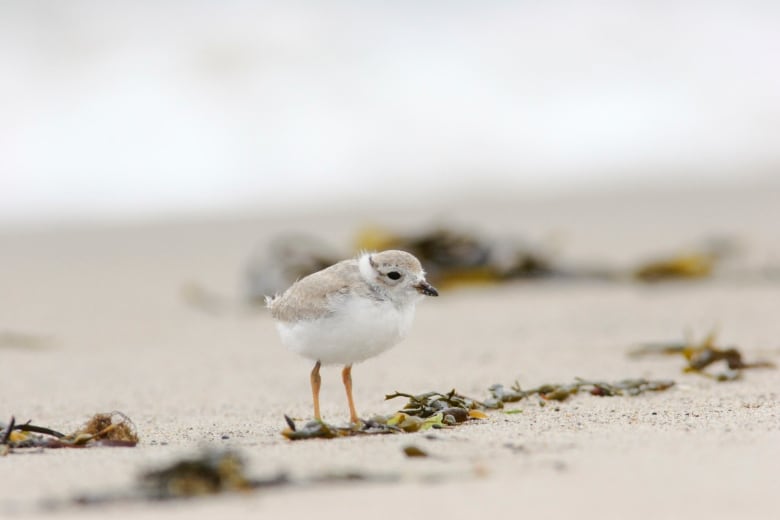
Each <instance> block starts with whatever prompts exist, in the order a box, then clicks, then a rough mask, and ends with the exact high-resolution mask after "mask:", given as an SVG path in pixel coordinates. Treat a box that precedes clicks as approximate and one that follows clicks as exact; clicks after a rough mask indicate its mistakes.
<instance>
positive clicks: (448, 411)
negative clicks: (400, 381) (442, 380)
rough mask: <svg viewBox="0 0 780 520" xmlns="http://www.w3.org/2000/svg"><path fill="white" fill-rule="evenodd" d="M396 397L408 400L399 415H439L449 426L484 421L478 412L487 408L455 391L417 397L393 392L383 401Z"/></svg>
mask: <svg viewBox="0 0 780 520" xmlns="http://www.w3.org/2000/svg"><path fill="white" fill-rule="evenodd" d="M397 397H406V398H407V399H409V401H408V402H407V403H406V406H404V407H403V409H402V410H401V411H400V412H399V413H404V414H406V415H411V416H415V417H433V416H435V415H437V414H441V415H442V422H444V423H445V424H449V425H452V424H456V423H462V422H465V421H467V420H468V419H484V418H485V415H484V414H483V413H481V412H480V410H484V409H485V408H487V407H486V406H485V404H484V403H482V402H481V401H477V400H476V399H472V398H471V397H466V396H464V395H461V394H459V393H458V392H456V391H455V389H452V390H450V391H449V392H447V393H441V392H426V393H424V394H418V395H413V394H407V393H403V392H395V393H392V394H389V395H386V396H385V400H389V399H395V398H397Z"/></svg>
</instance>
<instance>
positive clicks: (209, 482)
mask: <svg viewBox="0 0 780 520" xmlns="http://www.w3.org/2000/svg"><path fill="white" fill-rule="evenodd" d="M255 486H256V483H254V482H252V481H251V480H250V479H249V478H248V477H247V476H246V474H245V465H244V461H243V459H242V458H241V457H240V456H239V455H238V454H237V453H234V452H232V451H219V452H212V451H206V452H204V453H202V454H201V455H199V456H197V457H193V458H188V459H182V460H179V461H177V462H174V463H173V464H171V465H170V466H168V467H165V468H162V469H158V470H154V471H149V472H146V473H144V474H143V475H142V476H141V488H142V491H143V494H144V495H145V496H146V497H148V498H151V499H156V500H168V499H172V498H186V497H196V496H203V495H214V494H217V493H226V492H237V491H248V490H250V489H252V488H253V487H255Z"/></svg>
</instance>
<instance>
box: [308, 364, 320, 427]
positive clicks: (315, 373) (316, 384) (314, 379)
mask: <svg viewBox="0 0 780 520" xmlns="http://www.w3.org/2000/svg"><path fill="white" fill-rule="evenodd" d="M320 383H322V378H321V377H320V362H319V361H317V364H316V365H314V368H313V369H312V371H311V397H312V399H313V400H314V418H315V419H317V420H318V421H320V420H322V417H320Z"/></svg>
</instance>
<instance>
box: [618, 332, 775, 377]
mask: <svg viewBox="0 0 780 520" xmlns="http://www.w3.org/2000/svg"><path fill="white" fill-rule="evenodd" d="M716 336H717V333H716V332H715V331H712V332H710V333H709V334H708V335H707V336H706V337H705V338H704V339H703V340H702V341H701V342H699V343H696V342H694V341H682V342H661V343H643V344H641V345H639V347H638V348H636V349H634V350H632V351H631V352H629V355H630V356H632V357H643V356H648V355H671V356H673V355H681V356H683V357H684V358H685V360H686V362H687V365H686V366H685V367H684V368H683V372H688V373H694V374H700V375H703V376H706V377H711V378H713V379H715V380H716V381H734V380H736V379H739V378H740V377H741V376H742V370H745V369H752V368H775V364H774V363H772V362H770V361H764V360H761V361H753V362H750V363H748V362H746V361H744V360H743V358H742V352H740V351H739V349H738V348H737V347H734V346H729V347H717V346H716V345H715V339H716ZM719 361H723V362H725V364H726V370H724V371H723V372H718V373H714V374H713V373H710V372H707V371H705V369H706V368H707V367H709V366H710V365H713V364H714V363H717V362H719Z"/></svg>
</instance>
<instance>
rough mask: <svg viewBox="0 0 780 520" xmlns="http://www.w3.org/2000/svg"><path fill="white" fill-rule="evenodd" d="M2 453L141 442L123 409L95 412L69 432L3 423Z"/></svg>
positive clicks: (113, 445)
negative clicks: (16, 450) (76, 428)
mask: <svg viewBox="0 0 780 520" xmlns="http://www.w3.org/2000/svg"><path fill="white" fill-rule="evenodd" d="M0 432H2V433H0V450H1V451H0V454H7V453H9V452H10V451H11V450H14V449H21V448H88V447H97V446H110V447H133V446H135V445H136V444H138V434H137V433H136V429H135V425H134V424H133V422H132V421H131V420H130V418H129V417H127V416H126V415H125V414H123V413H121V412H116V411H114V412H109V413H98V414H95V415H93V416H92V417H91V418H90V419H89V421H87V422H86V423H85V424H84V425H83V426H82V427H81V428H79V429H78V430H76V431H74V432H73V433H70V434H68V435H65V434H64V433H60V432H58V431H56V430H53V429H51V428H47V427H44V426H36V425H34V424H30V421H27V422H26V423H23V424H16V419H15V418H14V417H11V420H10V421H9V423H8V425H2V424H0Z"/></svg>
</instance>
